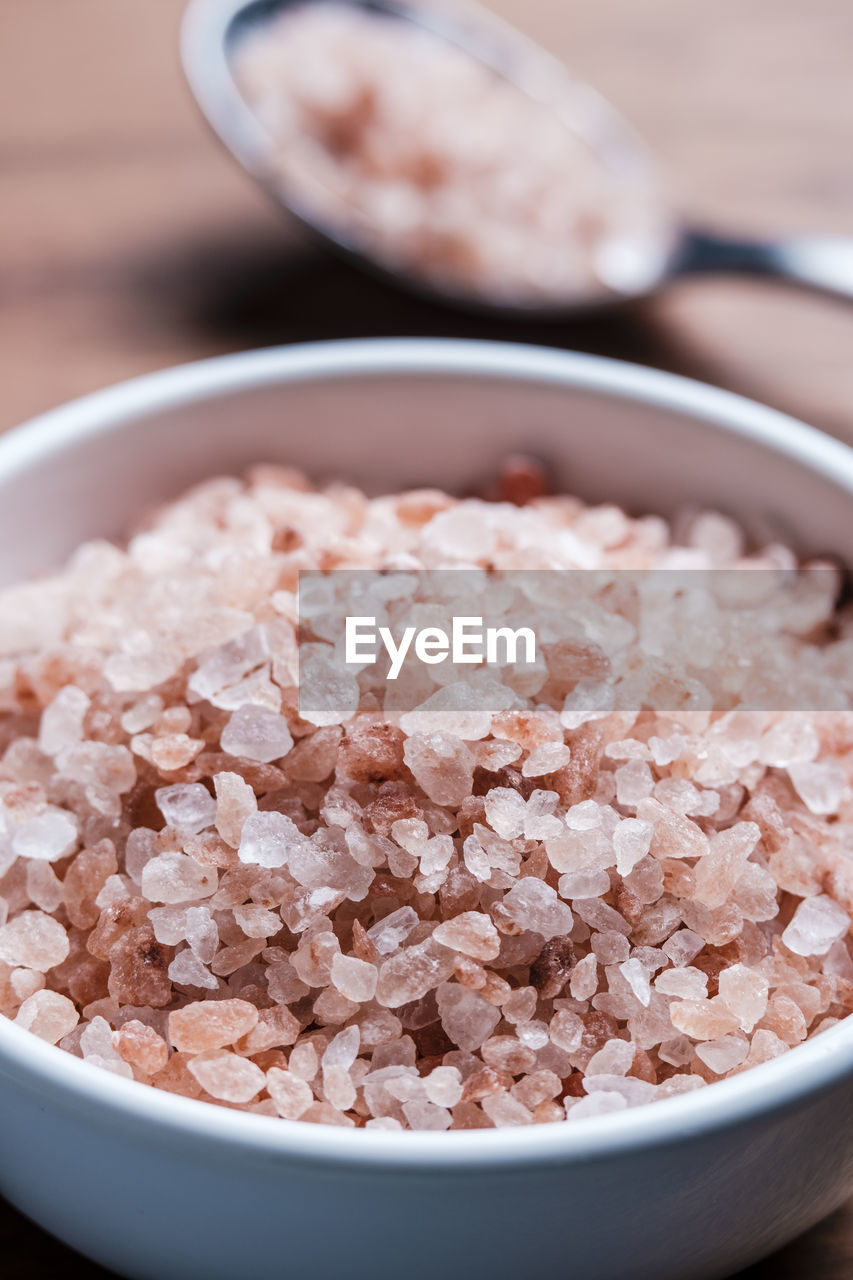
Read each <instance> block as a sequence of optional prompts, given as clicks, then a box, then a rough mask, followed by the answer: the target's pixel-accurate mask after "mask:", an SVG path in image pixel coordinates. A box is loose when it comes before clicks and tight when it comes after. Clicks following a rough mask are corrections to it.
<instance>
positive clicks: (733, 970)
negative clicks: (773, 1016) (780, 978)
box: [718, 964, 770, 1031]
mask: <svg viewBox="0 0 853 1280" xmlns="http://www.w3.org/2000/svg"><path fill="white" fill-rule="evenodd" d="M718 984H719V992H720V999H721V1000H722V1002H723V1004H724V1005H725V1006H726V1008H727V1009H731V1011H732V1013H733V1014H734V1015H735V1017H736V1018H737V1020H738V1022H739V1023H740V1026H741V1029H742V1030H743V1031H752V1029H753V1027H754V1026H755V1025H756V1023H757V1022H760V1021H761V1019H762V1018H763V1017H764V1014H765V1011H766V1009H767V997H768V993H769V990H770V984H769V982H768V980H767V978H766V977H765V976H764V974H763V973H757V972H756V971H755V970H754V969H750V968H749V967H748V966H747V965H745V964H733V965H730V966H729V967H728V969H723V971H722V973H721V974H720V976H719V979H718Z"/></svg>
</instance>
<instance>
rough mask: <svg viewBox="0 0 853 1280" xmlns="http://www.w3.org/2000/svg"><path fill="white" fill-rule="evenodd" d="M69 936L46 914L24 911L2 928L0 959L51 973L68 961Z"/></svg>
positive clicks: (57, 922)
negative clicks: (50, 971) (50, 970)
mask: <svg viewBox="0 0 853 1280" xmlns="http://www.w3.org/2000/svg"><path fill="white" fill-rule="evenodd" d="M69 949H70V944H69V942H68V934H67V933H66V931H65V929H63V927H62V925H61V924H60V923H59V921H58V920H54V919H53V917H52V916H49V915H45V913H44V912H43V911H24V912H22V913H21V915H19V916H16V917H15V918H14V919H13V920H10V921H9V922H8V923H7V924H4V925H3V926H2V927H0V960H5V962H6V963H7V964H12V965H22V966H24V967H25V968H28V969H37V970H38V971H39V972H40V973H47V972H48V970H49V969H53V968H54V967H55V966H56V965H58V964H62V962H63V960H65V959H67V957H68V952H69Z"/></svg>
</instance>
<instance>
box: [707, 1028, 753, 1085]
mask: <svg viewBox="0 0 853 1280" xmlns="http://www.w3.org/2000/svg"><path fill="white" fill-rule="evenodd" d="M748 1052H749V1041H748V1040H747V1039H746V1037H745V1036H741V1035H727V1036H721V1037H720V1039H719V1040H706V1041H705V1043H704V1044H699V1045H697V1046H696V1056H697V1058H700V1059H701V1061H702V1062H704V1063H705V1066H706V1067H708V1069H709V1070H710V1071H713V1072H714V1074H715V1075H718V1076H724V1075H726V1073H727V1072H729V1071H732V1070H733V1069H734V1068H735V1067H739V1066H740V1064H741V1063H742V1062H743V1060H744V1058H745V1057H746V1055H747V1053H748Z"/></svg>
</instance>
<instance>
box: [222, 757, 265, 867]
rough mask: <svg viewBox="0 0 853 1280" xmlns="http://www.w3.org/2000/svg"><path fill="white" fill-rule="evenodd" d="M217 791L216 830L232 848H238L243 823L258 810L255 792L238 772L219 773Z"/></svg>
mask: <svg viewBox="0 0 853 1280" xmlns="http://www.w3.org/2000/svg"><path fill="white" fill-rule="evenodd" d="M213 786H214V790H215V792H216V830H217V831H218V832H219V834H220V835H221V836H222V839H223V840H224V841H225V843H226V844H229V845H230V846H231V848H232V849H236V848H238V846H239V844H240V836H241V834H242V831H243V824H244V823H245V821H246V819H247V818H248V817H250V816H251V815H252V814H253V813H255V812H256V811H257V807H258V802H257V800H256V799H255V793H254V791H253V790H252V788H251V787H250V786H249V784H248V783H247V782H245V781H244V779H243V778H241V777H240V776H239V774H236V773H228V772H224V773H217V774H215V775H214V778H213Z"/></svg>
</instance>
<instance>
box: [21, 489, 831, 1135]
mask: <svg viewBox="0 0 853 1280" xmlns="http://www.w3.org/2000/svg"><path fill="white" fill-rule="evenodd" d="M533 479H534V476H533V471H532V470H531V468H530V467H527V469H526V470H525V468H523V467H522V468H521V469H519V465H518V464H517V463H516V464H514V466H513V468H512V469H510V471H508V472H507V475H506V476H505V478H504V481H503V488H502V489H501V490H500V491H499V492H498V493H497V494H496V500H495V501H492V502H481V501H477V500H474V499H468V500H466V501H465V502H464V503H463V502H457V501H456V500H454V499H453V498H451V497H449V496H448V495H446V494H441V493H436V492H434V491H424V492H415V493H404V494H398V495H391V496H386V497H382V498H376V499H368V498H367V497H366V496H365V495H364V494H362V493H360V492H358V491H356V490H354V489H345V488H342V487H341V486H335V487H332V488H330V489H328V490H325V491H317V490H314V489H312V488H311V486H310V485H309V483H308V482H307V481H306V480H305V479H304V477H302V476H299V475H296V474H295V473H293V472H289V471H284V470H277V469H274V468H270V467H262V468H257V469H256V470H255V471H254V472H252V473H251V474H250V475H249V476H248V478H247V479H246V480H244V481H239V480H236V479H221V480H215V481H211V482H209V483H207V484H205V485H202V486H201V487H199V488H197V489H195V490H193V491H191V492H190V493H188V494H187V495H186V496H185V497H183V498H182V499H180V500H179V501H177V502H175V503H173V504H172V505H170V506H169V507H166V508H164V509H163V510H162V511H160V512H159V513H158V514H157V515H156V516H155V517H154V518H153V519H152V520H150V521H149V523H148V524H147V525H146V527H145V528H144V530H142V531H141V532H139V533H138V534H136V535H135V536H134V537H132V538H131V540H130V542H129V543H128V545H127V547H126V548H125V549H119V548H115V547H107V546H106V545H105V544H100V543H99V544H92V545H91V546H86V547H83V548H81V549H80V550H79V551H78V552H77V554H76V555H75V557H74V559H73V560H72V561H71V563H70V564H69V566H68V568H67V569H66V570H65V571H64V572H63V573H60V574H58V575H57V576H55V577H54V578H53V579H51V580H48V581H40V582H37V583H33V584H30V585H27V586H23V587H16V588H14V589H12V590H10V591H7V592H4V593H2V594H0V624H2V625H0V651H2V656H3V658H4V661H3V664H2V665H0V722H2V730H3V732H2V737H0V742H2V744H3V745H2V755H1V756H0V1009H2V1012H3V1013H4V1014H5V1015H6V1016H7V1017H8V1018H10V1019H12V1020H14V1022H15V1023H16V1024H17V1025H18V1026H19V1027H20V1028H23V1029H25V1030H28V1031H30V1032H31V1033H32V1034H33V1035H35V1036H38V1037H40V1038H41V1039H43V1040H45V1041H47V1042H48V1043H50V1044H58V1045H60V1046H61V1047H62V1048H63V1049H65V1050H66V1051H67V1052H69V1053H72V1054H75V1055H77V1056H79V1057H83V1058H85V1059H86V1061H87V1062H89V1063H90V1064H92V1065H93V1066H96V1067H98V1068H99V1069H101V1070H106V1071H110V1072H112V1073H114V1074H117V1075H119V1076H122V1077H124V1078H127V1079H131V1078H132V1079H134V1080H137V1081H143V1082H146V1083H148V1084H149V1085H153V1086H154V1087H155V1088H159V1089H166V1090H169V1091H171V1092H174V1093H178V1094H182V1095H184V1096H186V1097H190V1098H200V1099H203V1100H206V1101H208V1102H216V1103H218V1104H220V1105H223V1106H228V1107H231V1108H236V1109H238V1110H244V1111H248V1112H251V1113H257V1114H261V1115H266V1116H277V1117H281V1118H282V1119H284V1120H289V1121H294V1120H300V1121H306V1122H309V1123H316V1124H335V1125H340V1126H343V1127H358V1128H369V1129H386V1130H392V1129H393V1130H400V1129H413V1128H415V1129H428V1130H435V1131H438V1132H441V1131H444V1130H448V1129H452V1130H458V1129H475V1128H492V1127H504V1126H520V1125H529V1124H542V1123H549V1122H553V1121H561V1120H567V1119H568V1120H571V1121H572V1122H575V1121H578V1122H582V1121H583V1119H584V1117H585V1116H600V1115H608V1114H611V1113H617V1112H621V1111H623V1110H625V1109H626V1108H628V1107H634V1106H638V1105H642V1104H645V1103H646V1102H650V1101H654V1100H656V1099H664V1098H668V1097H673V1096H676V1095H679V1094H683V1093H689V1092H691V1091H692V1090H694V1089H697V1088H703V1087H704V1086H706V1085H708V1084H713V1082H714V1081H717V1080H720V1079H722V1078H724V1077H726V1076H730V1075H732V1074H734V1073H737V1072H739V1071H743V1070H745V1069H748V1068H752V1067H753V1066H756V1065H760V1064H761V1063H764V1062H767V1061H769V1060H771V1059H772V1058H775V1057H777V1056H779V1054H781V1053H784V1052H786V1051H787V1050H788V1049H790V1048H792V1047H794V1046H796V1045H797V1044H799V1043H800V1042H802V1041H803V1040H805V1039H806V1038H808V1037H809V1036H812V1035H815V1034H817V1033H819V1032H820V1031H822V1030H824V1029H826V1028H828V1027H831V1026H832V1025H833V1024H834V1023H835V1022H837V1021H838V1020H839V1019H841V1018H844V1017H846V1016H847V1015H848V1014H849V1013H850V1012H851V1010H853V955H851V944H850V928H851V913H852V912H853V858H851V850H853V788H852V787H851V780H853V764H851V761H853V751H851V748H852V747H853V713H851V711H850V709H849V708H840V709H839V710H836V711H826V712H820V713H817V712H815V713H811V714H807V713H804V712H790V711H787V712H778V713H777V712H769V711H768V712H757V711H753V710H750V711H747V710H745V709H744V708H743V707H739V706H738V705H737V699H736V698H735V697H734V696H733V695H732V692H731V691H732V690H733V689H737V688H739V687H740V686H738V685H737V684H736V683H733V681H735V676H736V674H737V672H738V671H739V670H740V667H739V665H738V659H739V652H738V651H737V650H733V651H732V652H731V653H730V654H729V656H728V658H726V657H725V655H723V657H722V658H720V657H719V655H718V656H717V657H716V658H715V659H714V661H715V662H716V663H717V667H716V668H714V667H713V666H709V667H708V671H709V672H710V674H711V676H713V674H714V672H716V674H717V675H718V676H719V677H720V679H721V680H722V679H723V678H725V681H727V682H728V683H726V684H725V687H726V689H727V690H728V693H727V697H728V699H729V704H730V705H728V706H727V709H726V710H724V711H709V710H704V711H695V710H690V709H688V710H684V711H673V710H670V711H667V712H665V713H664V712H658V711H656V710H654V709H653V707H654V703H653V702H650V703H649V704H648V705H645V706H644V707H643V709H642V710H639V711H636V712H629V711H624V710H617V711H614V710H612V709H610V706H609V705H605V702H604V701H602V700H600V699H599V700H596V698H595V697H593V696H592V693H591V692H590V690H591V689H592V686H591V685H590V684H589V677H588V673H589V672H590V671H593V670H599V669H600V668H601V667H602V664H603V662H604V661H605V660H606V655H605V654H604V650H603V649H602V647H601V645H600V644H596V643H594V642H591V643H590V644H589V645H588V646H587V647H583V646H581V647H578V646H574V648H572V647H571V646H569V648H566V646H565V645H563V646H562V647H561V645H560V644H558V643H556V642H555V643H554V644H552V645H551V646H550V647H549V645H548V644H545V645H544V646H543V647H544V666H543V668H542V670H541V672H539V673H538V675H537V681H538V682H537V683H535V685H532V686H530V687H528V686H519V688H516V689H514V692H513V696H512V698H511V699H510V704H509V705H506V706H504V709H503V710H495V711H483V710H482V709H477V710H474V711H472V712H471V713H468V712H466V713H464V715H462V716H461V717H459V718H457V720H455V721H452V722H451V720H450V719H449V718H447V715H446V713H438V712H436V711H435V701H434V699H435V696H436V695H435V691H434V689H433V688H431V687H430V688H427V687H426V686H425V690H424V701H423V703H422V704H419V705H418V706H417V707H415V709H414V710H413V711H409V712H407V713H404V714H400V713H399V712H397V711H394V710H392V709H391V708H390V707H389V708H387V709H386V708H385V707H384V706H383V703H382V700H381V696H380V694H379V693H377V691H376V689H375V688H373V689H371V690H370V692H369V696H367V695H365V694H364V692H363V690H362V687H361V685H360V684H359V683H358V681H357V680H356V679H355V678H354V677H351V676H348V679H349V680H350V682H351V687H350V688H348V690H347V691H346V692H347V698H349V697H350V695H352V698H353V699H354V701H352V703H351V706H350V709H349V710H341V712H340V714H336V713H333V712H327V713H324V714H323V715H321V716H318V717H317V718H316V721H317V722H315V721H311V720H308V719H303V718H301V717H300V715H299V710H298V707H299V703H298V691H297V688H296V678H297V664H296V662H295V654H296V632H295V621H296V619H297V616H298V610H297V596H296V591H297V576H298V572H299V570H300V569H303V568H314V567H316V566H318V565H320V564H322V565H324V566H327V567H329V568H334V567H336V566H338V565H343V566H349V565H352V564H357V565H359V566H361V567H365V568H371V569H387V568H397V567H399V564H400V557H401V556H403V557H405V561H404V563H405V565H406V568H407V571H408V570H412V569H414V568H417V567H418V566H421V565H429V566H430V567H435V566H436V564H439V565H440V566H441V567H444V568H453V567H454V566H458V565H465V566H468V567H470V566H471V563H472V557H473V559H474V561H477V558H478V557H479V559H480V562H481V563H482V564H483V565H484V566H485V565H486V564H487V563H488V564H489V565H494V566H495V568H497V569H501V568H507V569H513V568H517V567H520V566H529V565H530V563H531V558H532V557H536V561H535V562H536V564H537V566H538V565H546V566H547V567H548V568H555V569H577V568H579V567H582V566H596V567H599V568H604V569H612V568H620V567H622V566H628V567H631V568H641V569H653V568H656V567H666V566H668V565H671V564H672V562H673V559H674V558H675V559H676V560H677V559H678V557H680V556H684V555H689V557H691V560H690V562H691V563H692V564H697V565H699V566H700V567H702V566H704V567H706V568H707V567H720V566H721V565H726V564H736V565H738V566H740V567H744V568H761V567H762V566H766V565H768V564H774V563H776V562H777V561H778V559H779V557H780V555H781V554H782V553H781V552H780V550H779V548H775V549H774V548H770V549H768V550H767V551H766V552H764V553H758V554H755V555H752V556H749V557H746V556H744V554H743V539H742V537H741V535H740V532H739V531H738V530H737V529H736V528H735V527H734V526H732V525H731V524H730V523H729V522H727V521H726V520H724V518H723V517H722V516H713V515H711V514H707V513H706V514H702V513H700V514H699V515H698V516H694V517H692V518H689V519H686V520H684V521H681V522H680V523H679V525H678V526H677V527H678V529H679V531H680V535H681V541H680V542H679V540H678V539H677V538H676V536H675V534H674V533H673V531H672V530H671V529H669V528H668V527H667V525H666V524H665V523H664V522H663V521H661V520H657V519H653V518H645V519H639V520H631V519H629V518H628V517H627V516H626V515H624V514H623V513H622V512H620V511H617V510H616V509H615V508H613V507H598V508H587V507H585V506H584V505H583V504H582V503H580V502H579V501H577V500H576V499H573V498H567V497H557V498H545V497H542V496H541V492H540V490H539V489H537V486H536V485H535V484H533V483H532V480H533ZM519 486H520V487H519ZM507 499H512V501H508V500H507ZM785 555H786V556H788V558H789V559H790V555H789V553H785ZM752 576H753V578H754V580H755V581H756V583H757V582H758V581H759V579H758V577H756V576H755V575H752ZM382 581H383V582H387V581H388V580H387V579H386V578H385V577H383V579H382ZM608 600H609V602H608V604H607V606H606V609H605V612H604V613H603V614H602V615H601V618H600V624H601V625H600V635H601V637H602V639H608V638H609V642H613V643H614V644H615V643H616V641H617V640H618V643H619V644H626V643H627V642H628V637H630V635H631V634H633V631H634V625H633V623H631V622H630V619H629V617H628V614H629V613H630V614H631V615H632V617H633V619H634V622H637V623H638V625H639V628H640V629H642V628H644V627H645V628H646V629H647V630H648V629H649V628H651V627H653V626H654V625H655V618H656V614H657V611H658V610H659V608H660V607H661V602H660V599H658V598H653V597H650V600H649V602H647V604H646V605H643V603H642V601H638V599H637V598H633V599H629V598H628V596H627V595H626V594H625V593H624V592H623V593H622V595H621V596H620V593H619V592H615V593H613V594H612V595H611V596H610V597H609V598H608ZM45 601H49V602H50V608H47V606H46V605H45ZM644 609H645V610H646V614H644V613H643V610H644ZM608 610H609V611H608ZM638 610H639V611H640V612H639V614H638V612H637V611H638ZM850 637H851V624H850V619H849V617H846V616H844V615H843V614H834V613H833V607H832V603H831V602H830V601H828V602H827V604H826V608H825V610H824V613H823V615H822V616H820V617H816V616H815V615H814V613H813V612H811V613H808V614H804V615H803V617H802V620H801V624H800V630H799V631H798V630H797V629H796V627H795V626H793V624H791V623H790V620H789V624H788V626H787V629H786V639H785V642H784V644H783V643H780V644H779V646H778V652H776V651H775V650H774V654H773V657H774V662H775V664H776V669H775V675H774V678H776V679H778V680H779V681H780V682H782V683H783V684H784V683H787V684H788V685H790V686H791V687H794V686H795V684H796V680H797V678H798V673H799V671H800V668H801V666H802V664H803V663H807V664H808V666H809V671H810V673H811V675H810V679H812V680H813V681H815V682H818V683H821V682H822V683H823V684H825V685H827V687H828V688H830V689H831V690H832V691H833V696H834V697H835V698H836V699H837V698H838V696H839V694H838V684H839V682H838V678H837V676H838V672H839V671H840V670H843V669H844V668H843V666H842V664H843V663H845V662H848V663H849V657H848V656H847V653H848V649H849V644H850ZM614 638H615V639H614ZM708 644H709V639H708V637H707V636H705V637H702V636H699V637H698V638H697V640H696V646H697V648H696V652H695V654H694V657H695V660H696V662H697V663H699V658H700V653H699V650H700V647H701V645H705V647H706V648H707V647H708ZM845 646H846V647H845ZM314 649H315V650H321V653H320V657H321V658H322V661H323V663H325V664H326V668H328V669H329V670H331V669H333V664H332V663H331V661H330V659H329V656H328V652H327V653H326V654H325V655H324V654H323V652H322V644H321V642H320V640H319V639H318V641H317V643H316V644H315V645H314ZM607 661H609V659H607ZM721 662H723V663H730V666H729V665H724V666H722V667H721V666H720V665H719V664H720V663H721ZM324 669H325V668H324ZM698 669H699V668H698V667H697V670H698ZM709 678H710V676H709ZM585 680H586V681H587V684H584V683H583V681H585ZM380 692H381V691H380ZM438 692H440V690H438ZM431 699H432V701H431V702H430V700H431ZM427 702H430V707H429V708H427V710H426V711H425V710H424V709H423V708H424V705H425V704H426V703H427ZM344 703H346V699H344ZM496 705H497V704H496ZM827 705H837V702H836V703H835V704H832V703H831V700H830V701H829V702H828V703H827ZM442 715H444V718H443V719H442Z"/></svg>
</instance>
